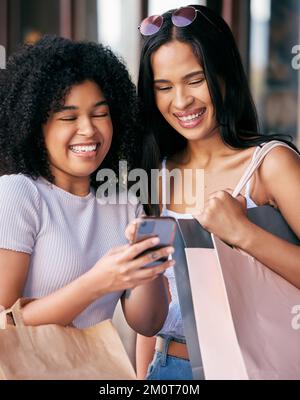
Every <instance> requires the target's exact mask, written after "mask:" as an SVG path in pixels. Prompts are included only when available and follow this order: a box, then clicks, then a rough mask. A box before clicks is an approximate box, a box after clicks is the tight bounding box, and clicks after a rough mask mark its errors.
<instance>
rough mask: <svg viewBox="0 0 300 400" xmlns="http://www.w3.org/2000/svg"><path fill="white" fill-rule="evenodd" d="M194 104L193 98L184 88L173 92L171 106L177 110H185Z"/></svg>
mask: <svg viewBox="0 0 300 400" xmlns="http://www.w3.org/2000/svg"><path fill="white" fill-rule="evenodd" d="M193 102H194V97H193V96H192V95H191V94H190V93H189V92H188V90H185V89H184V88H182V87H181V88H177V89H176V91H175V97H174V100H173V105H174V106H175V107H176V108H177V109H178V110H185V109H186V108H188V107H189V106H190V105H191V104H193Z"/></svg>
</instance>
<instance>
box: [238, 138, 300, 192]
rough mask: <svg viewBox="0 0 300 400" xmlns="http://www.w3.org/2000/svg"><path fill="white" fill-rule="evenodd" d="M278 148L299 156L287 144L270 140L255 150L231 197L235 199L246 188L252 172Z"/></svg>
mask: <svg viewBox="0 0 300 400" xmlns="http://www.w3.org/2000/svg"><path fill="white" fill-rule="evenodd" d="M279 146H281V147H286V148H288V149H290V150H292V151H294V152H295V153H296V154H297V155H298V156H299V154H298V153H297V152H296V151H295V150H294V149H293V148H292V147H290V146H289V145H288V144H286V143H284V142H280V141H278V140H272V141H270V142H268V143H264V144H263V145H262V146H261V147H257V149H256V150H255V153H254V155H253V158H252V161H251V163H250V164H249V166H248V167H247V168H246V171H245V172H244V174H243V176H242V177H241V179H240V181H239V183H238V184H237V186H236V188H235V189H234V191H233V193H232V197H237V196H238V195H239V194H240V193H241V191H242V190H243V188H244V187H245V186H246V184H247V183H248V182H249V180H250V179H251V177H252V175H253V174H254V172H255V171H256V170H257V169H258V167H259V166H260V165H261V163H262V162H263V160H264V158H265V157H266V155H267V154H269V153H270V151H271V150H273V149H274V148H275V147H279Z"/></svg>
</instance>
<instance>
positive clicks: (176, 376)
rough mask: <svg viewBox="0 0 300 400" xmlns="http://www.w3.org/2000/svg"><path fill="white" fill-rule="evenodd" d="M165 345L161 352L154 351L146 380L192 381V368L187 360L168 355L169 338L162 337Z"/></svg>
mask: <svg viewBox="0 0 300 400" xmlns="http://www.w3.org/2000/svg"><path fill="white" fill-rule="evenodd" d="M164 338H165V344H164V349H163V351H162V352H160V351H156V352H155V355H154V358H153V361H152V363H151V364H150V365H149V368H148V372H147V376H146V379H147V380H149V381H153V380H192V379H193V375H192V368H191V364H190V362H189V361H188V360H185V359H183V358H178V357H174V356H170V355H168V353H167V352H168V345H169V342H170V340H171V339H172V337H171V336H164ZM176 340H177V339H176Z"/></svg>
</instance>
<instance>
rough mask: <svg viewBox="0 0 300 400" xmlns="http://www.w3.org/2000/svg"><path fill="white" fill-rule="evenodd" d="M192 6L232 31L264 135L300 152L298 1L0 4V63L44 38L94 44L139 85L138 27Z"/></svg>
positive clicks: (10, 0)
mask: <svg viewBox="0 0 300 400" xmlns="http://www.w3.org/2000/svg"><path fill="white" fill-rule="evenodd" d="M190 3H193V4H204V5H207V6H208V7H211V8H213V9H214V10H215V11H217V12H218V13H220V14H221V15H222V16H223V17H224V18H225V20H226V21H227V22H228V23H229V25H230V26H231V28H232V30H233V33H234V36H235V38H236V40H237V43H238V46H239V49H240V52H241V55H242V59H243V63H244V66H245V69H246V71H247V74H248V77H249V82H250V85H251V88H252V92H253V95H254V99H255V103H256V105H257V108H258V112H259V117H260V122H261V129H262V131H263V132H277V133H285V134H290V135H292V136H293V138H294V140H295V142H297V143H298V145H300V83H299V82H300V80H299V74H300V1H299V0H284V1H278V0H190V1H186V0H163V1H161V0H50V1H49V0H0V46H2V47H0V48H1V49H2V51H1V55H2V56H1V57H2V58H3V57H4V56H3V54H5V53H6V55H9V54H11V53H12V52H13V51H15V50H16V49H17V47H18V45H19V44H20V43H23V42H26V43H34V42H35V41H37V40H38V39H39V38H40V37H41V36H42V35H43V34H45V33H51V34H57V35H61V36H64V37H68V38H73V39H75V40H92V41H97V42H102V43H104V44H107V45H110V46H111V47H112V49H113V50H114V51H116V52H117V53H118V54H119V55H121V56H122V57H123V58H124V60H125V61H126V63H127V65H128V68H129V70H130V72H131V75H132V77H133V79H134V81H136V80H137V73H138V62H139V51H140V46H141V41H142V38H141V37H140V35H139V32H138V29H137V26H138V25H139V22H140V21H141V20H142V19H143V18H144V17H145V16H147V15H152V14H160V13H162V12H164V11H165V10H167V9H170V8H177V7H180V6H184V5H187V4H190ZM3 49H4V50H5V51H4V50H3ZM4 65H5V63H4V62H3V60H2V59H1V60H0V68H3V66H4ZM1 66H2V67H1Z"/></svg>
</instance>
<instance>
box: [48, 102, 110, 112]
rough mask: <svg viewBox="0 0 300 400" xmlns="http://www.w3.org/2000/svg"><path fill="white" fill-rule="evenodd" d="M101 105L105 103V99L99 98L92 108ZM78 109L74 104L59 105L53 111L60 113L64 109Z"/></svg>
mask: <svg viewBox="0 0 300 400" xmlns="http://www.w3.org/2000/svg"><path fill="white" fill-rule="evenodd" d="M103 105H107V101H106V100H101V101H98V102H97V103H96V104H94V105H93V108H97V107H100V106H103ZM76 110H78V107H76V106H61V107H58V108H56V109H55V110H54V112H55V113H60V112H64V111H76Z"/></svg>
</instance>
